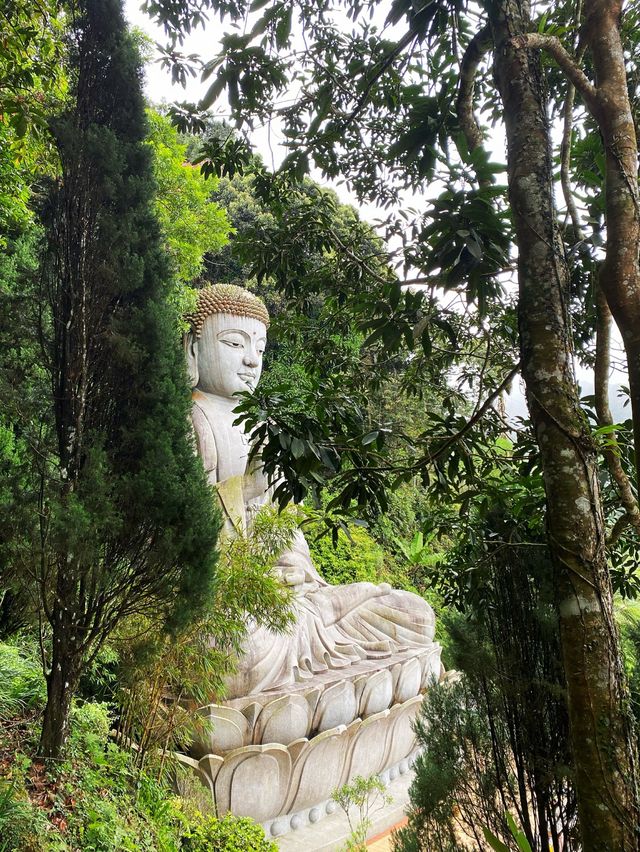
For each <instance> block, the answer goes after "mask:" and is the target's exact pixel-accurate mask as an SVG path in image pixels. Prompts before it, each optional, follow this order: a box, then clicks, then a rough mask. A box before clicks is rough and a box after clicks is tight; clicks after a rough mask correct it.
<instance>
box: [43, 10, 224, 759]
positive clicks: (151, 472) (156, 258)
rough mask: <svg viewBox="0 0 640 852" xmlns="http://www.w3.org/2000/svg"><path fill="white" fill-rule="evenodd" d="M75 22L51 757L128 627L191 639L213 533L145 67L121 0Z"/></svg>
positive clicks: (66, 179) (53, 534) (57, 443)
mask: <svg viewBox="0 0 640 852" xmlns="http://www.w3.org/2000/svg"><path fill="white" fill-rule="evenodd" d="M70 18H71V23H72V26H71V36H70V39H71V43H70V56H71V72H70V73H71V92H72V97H71V98H70V107H69V109H68V111H67V112H66V113H65V114H64V115H62V116H60V117H59V119H58V120H56V121H55V122H54V126H53V130H54V134H55V137H56V142H57V146H58V150H59V155H60V160H61V164H62V176H61V179H60V180H59V182H58V184H57V185H56V186H55V187H54V189H53V190H52V192H51V193H50V196H49V199H48V202H47V204H46V210H45V211H44V214H43V217H44V223H45V227H46V228H47V232H48V235H49V236H48V244H47V247H46V249H45V252H44V259H43V265H42V300H43V306H42V310H41V312H40V316H41V318H42V322H41V327H40V335H41V339H42V342H43V347H44V352H45V359H46V364H47V372H48V374H49V376H50V380H51V400H52V409H53V411H52V434H53V436H54V442H53V447H54V449H53V452H52V457H51V461H50V464H49V465H48V468H47V470H48V472H47V473H46V475H45V476H44V477H43V487H42V494H43V497H42V499H41V512H40V517H41V519H44V522H41V524H40V530H41V532H42V535H41V539H40V542H39V544H38V553H37V557H38V558H37V559H34V560H33V565H34V569H33V573H34V575H35V577H36V581H37V583H36V584H37V587H38V590H39V600H40V606H41V608H42V612H43V614H44V616H45V617H46V620H47V621H48V622H49V624H50V625H51V632H52V650H51V659H50V661H49V666H48V675H47V688H48V701H47V705H46V709H45V715H44V723H43V729H42V735H41V741H40V754H41V755H42V756H43V757H49V758H57V757H58V756H59V755H60V753H61V750H62V748H63V746H64V742H65V738H66V733H67V723H68V717H69V710H70V706H71V701H72V697H73V694H74V690H75V689H76V687H77V684H78V680H79V678H80V675H81V673H82V671H83V667H84V666H85V665H86V664H87V663H88V662H89V661H90V660H91V659H92V657H93V655H95V653H96V652H97V650H98V649H99V647H100V645H101V644H102V643H103V642H104V640H105V639H106V638H107V637H108V635H109V634H110V632H111V631H113V629H114V628H115V627H116V625H117V624H118V623H119V622H120V621H121V619H123V618H125V617H130V616H135V615H137V614H139V615H145V616H147V617H150V618H151V619H153V621H154V623H155V624H158V623H162V624H164V625H165V627H166V628H167V629H169V630H174V631H179V630H180V628H181V626H183V625H184V624H186V623H187V622H188V621H189V620H190V618H192V617H194V616H195V615H196V614H197V612H198V611H200V610H202V608H203V607H204V606H205V605H206V603H207V601H208V600H209V599H210V590H211V585H212V582H213V577H214V569H215V543H216V538H217V530H218V519H217V515H216V510H215V509H214V505H213V501H212V500H211V495H210V493H209V491H208V488H207V485H206V480H205V477H204V473H203V470H202V467H201V463H200V461H199V459H197V457H196V455H195V453H194V451H193V448H192V444H191V439H190V435H189V406H190V401H189V394H188V389H187V383H186V378H185V371H184V366H183V363H182V357H181V352H180V349H179V346H178V341H177V339H176V328H177V325H176V321H175V317H174V316H173V314H172V311H171V308H170V307H169V300H168V296H170V293H169V292H167V291H168V289H170V285H169V284H168V283H167V282H168V281H169V280H170V279H169V276H168V272H167V264H166V258H165V256H164V254H163V250H162V245H161V238H160V232H159V227H158V224H157V222H156V221H155V219H154V215H153V212H152V204H153V190H154V186H153V177H152V166H151V160H150V158H151V151H150V149H149V146H148V145H144V144H143V141H144V138H145V134H146V130H147V128H146V123H145V114H144V102H143V97H142V91H141V75H140V60H139V57H138V55H137V51H136V49H135V46H134V43H133V41H132V39H131V37H130V35H129V33H128V32H127V28H126V24H125V21H124V18H123V13H122V7H121V3H120V0H80V2H79V3H78V4H77V5H76V7H75V9H74V10H73V12H72V14H71V15H70ZM34 555H35V550H34Z"/></svg>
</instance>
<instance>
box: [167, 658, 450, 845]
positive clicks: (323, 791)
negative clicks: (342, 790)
mask: <svg viewBox="0 0 640 852" xmlns="http://www.w3.org/2000/svg"><path fill="white" fill-rule="evenodd" d="M440 652H441V648H440V646H439V645H438V643H435V642H434V643H432V644H431V645H430V646H428V647H426V648H421V649H415V648H412V649H406V650H403V651H399V652H398V653H396V654H393V655H391V656H389V657H388V658H386V659H385V660H378V661H376V663H375V665H372V663H371V661H362V662H361V663H355V664H353V665H351V666H349V667H348V668H347V669H342V670H340V671H339V672H336V671H335V670H334V671H327V672H324V673H322V674H319V675H317V676H315V677H314V678H313V679H312V681H311V682H307V683H305V682H301V683H297V684H294V685H293V686H291V685H289V686H287V687H286V689H281V690H278V689H273V690H268V691H265V692H261V693H259V694H257V695H249V696H246V697H244V698H236V699H233V700H231V701H228V702H227V703H225V704H224V705H213V704H212V705H209V706H207V707H203V708H201V710H200V712H201V713H203V714H206V715H207V716H208V717H209V718H210V720H211V723H212V725H211V735H210V736H209V737H208V738H207V739H206V741H202V742H197V743H195V744H194V745H193V747H192V749H191V753H190V755H189V756H187V755H180V756H179V760H180V762H181V763H182V764H183V765H185V766H188V767H190V768H191V769H193V770H194V771H195V773H196V775H197V777H198V778H199V779H200V781H201V783H202V784H203V785H204V788H205V790H206V791H207V794H208V796H210V799H211V803H212V804H213V805H214V806H215V809H216V811H217V813H218V814H224V813H227V812H228V811H231V812H232V813H233V814H235V815H236V816H249V817H252V818H253V819H255V820H256V821H257V822H260V823H262V825H263V826H264V828H265V830H266V832H267V835H268V836H272V837H277V836H279V835H282V834H285V833H286V832H288V831H290V830H291V829H299V828H302V827H303V826H305V825H309V824H310V823H316V822H318V821H319V820H320V819H322V818H323V817H324V816H325V815H327V814H331V813H333V812H334V811H335V808H336V804H335V802H333V801H332V799H331V793H332V792H333V791H334V790H336V789H337V788H339V787H341V786H342V785H343V784H346V783H348V782H349V781H350V780H352V779H353V778H355V777H356V776H357V775H360V776H363V777H369V776H371V775H378V776H380V777H381V778H382V780H383V782H385V783H387V782H389V781H392V780H394V779H395V778H396V777H398V775H400V774H404V773H405V772H406V771H407V770H408V768H409V764H410V761H411V759H412V756H413V755H414V752H415V748H416V740H415V734H414V731H413V727H412V725H413V722H414V720H415V718H416V715H417V713H418V711H419V709H420V705H421V703H422V696H423V694H424V692H425V690H426V689H427V688H428V687H429V685H430V684H432V683H434V682H436V681H438V680H439V679H440V678H441V676H442V668H441V663H440Z"/></svg>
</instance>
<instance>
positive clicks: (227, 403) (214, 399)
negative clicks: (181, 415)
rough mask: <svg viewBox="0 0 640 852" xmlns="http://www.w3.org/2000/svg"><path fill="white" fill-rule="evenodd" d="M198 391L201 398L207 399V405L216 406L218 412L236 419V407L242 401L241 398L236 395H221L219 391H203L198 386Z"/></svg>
mask: <svg viewBox="0 0 640 852" xmlns="http://www.w3.org/2000/svg"><path fill="white" fill-rule="evenodd" d="M195 390H196V393H197V395H198V397H199V398H200V399H203V398H204V400H205V401H206V404H207V406H211V407H212V408H215V410H216V412H217V413H218V414H219V415H220V416H222V417H225V416H228V417H232V419H233V420H235V418H236V415H235V414H233V410H234V408H235V407H236V406H237V405H238V403H239V402H240V400H239V399H236V398H235V397H228V396H219V395H218V394H217V393H206V392H205V391H201V390H200V389H199V388H196V389H195Z"/></svg>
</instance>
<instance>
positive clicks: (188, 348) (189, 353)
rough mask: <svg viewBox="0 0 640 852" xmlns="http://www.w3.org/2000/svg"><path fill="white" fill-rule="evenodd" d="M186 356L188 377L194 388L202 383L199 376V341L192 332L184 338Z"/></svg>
mask: <svg viewBox="0 0 640 852" xmlns="http://www.w3.org/2000/svg"><path fill="white" fill-rule="evenodd" d="M183 345H184V354H185V358H186V359H187V375H188V376H189V383H190V385H191V387H192V388H195V387H196V386H197V384H198V382H199V381H200V375H199V374H198V340H197V338H196V336H195V334H193V333H192V332H191V331H190V332H188V333H187V334H185V335H184V337H183Z"/></svg>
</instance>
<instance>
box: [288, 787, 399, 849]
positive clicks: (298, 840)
mask: <svg viewBox="0 0 640 852" xmlns="http://www.w3.org/2000/svg"><path fill="white" fill-rule="evenodd" d="M412 781H413V771H412V770H408V771H407V772H405V773H404V774H402V775H400V774H398V775H396V776H394V780H393V781H391V782H390V783H389V785H388V787H387V793H388V794H389V795H390V796H392V797H393V801H392V802H391V804H389V805H386V806H385V807H384V808H382V809H380V810H379V811H375V812H374V813H372V815H371V816H372V820H373V824H372V826H371V828H370V829H369V831H368V834H367V836H368V837H376V836H377V835H378V834H382V833H383V832H384V831H387V830H388V829H390V828H392V827H393V826H394V825H397V824H398V823H399V822H401V821H402V819H403V818H404V816H405V811H406V807H407V805H408V803H409V787H410V785H411V782H412ZM353 818H356V814H355V813H354V814H353ZM348 837H349V823H348V821H347V817H346V815H345V814H344V813H343V811H341V810H340V809H339V808H337V809H336V810H334V811H333V813H332V814H330V815H328V816H325V817H324V818H323V819H321V820H319V821H318V820H316V821H313V820H309V821H308V822H306V823H305V824H304V825H303V826H301V827H300V828H299V829H297V830H293V831H290V832H289V834H286V835H285V836H283V837H276V838H274V839H275V842H276V843H277V845H278V848H279V849H280V852H336V850H339V849H340V848H342V847H343V846H344V844H345V842H346V840H347V838H348Z"/></svg>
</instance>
